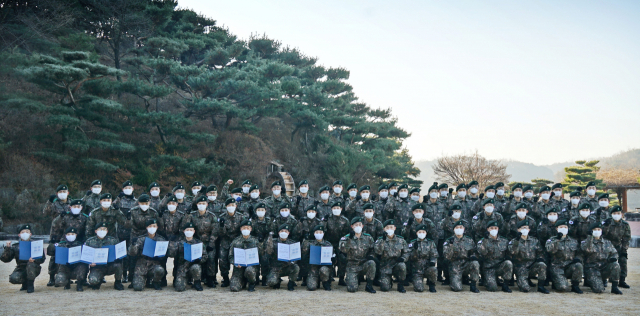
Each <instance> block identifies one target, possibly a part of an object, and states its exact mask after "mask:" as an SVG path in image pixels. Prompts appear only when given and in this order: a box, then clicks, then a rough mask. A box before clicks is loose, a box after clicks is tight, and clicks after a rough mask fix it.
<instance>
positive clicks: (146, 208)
mask: <svg viewBox="0 0 640 316" xmlns="http://www.w3.org/2000/svg"><path fill="white" fill-rule="evenodd" d="M140 209H141V210H143V211H146V210H148V209H149V205H146V204H144V205H143V204H140Z"/></svg>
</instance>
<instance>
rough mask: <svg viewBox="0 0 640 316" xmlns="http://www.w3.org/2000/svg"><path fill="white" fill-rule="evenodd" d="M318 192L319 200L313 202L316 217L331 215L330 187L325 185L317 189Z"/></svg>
mask: <svg viewBox="0 0 640 316" xmlns="http://www.w3.org/2000/svg"><path fill="white" fill-rule="evenodd" d="M318 194H320V200H317V201H316V202H315V203H314V204H315V205H316V211H317V212H318V217H320V218H325V219H326V218H328V217H329V216H331V201H330V200H329V199H330V195H331V188H329V186H327V185H325V186H323V187H321V188H320V190H318Z"/></svg>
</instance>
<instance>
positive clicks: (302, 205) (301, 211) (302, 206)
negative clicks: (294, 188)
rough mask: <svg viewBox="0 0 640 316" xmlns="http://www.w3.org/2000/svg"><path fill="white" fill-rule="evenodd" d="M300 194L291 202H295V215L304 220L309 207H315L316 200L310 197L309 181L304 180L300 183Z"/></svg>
mask: <svg viewBox="0 0 640 316" xmlns="http://www.w3.org/2000/svg"><path fill="white" fill-rule="evenodd" d="M298 192H299V193H298V195H296V196H294V197H293V198H292V199H291V201H293V212H294V214H296V216H298V218H300V219H302V218H303V217H304V216H305V215H306V213H307V209H308V207H309V206H310V205H315V203H316V199H314V198H313V197H312V196H311V195H309V182H308V181H307V180H302V181H300V183H298Z"/></svg>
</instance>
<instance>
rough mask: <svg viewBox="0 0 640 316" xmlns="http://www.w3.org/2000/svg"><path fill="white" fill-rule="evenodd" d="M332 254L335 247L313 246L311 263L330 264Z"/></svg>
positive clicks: (310, 252)
mask: <svg viewBox="0 0 640 316" xmlns="http://www.w3.org/2000/svg"><path fill="white" fill-rule="evenodd" d="M332 254H333V247H320V246H311V249H309V255H310V256H309V264H313V265H324V266H330V265H331V255H332Z"/></svg>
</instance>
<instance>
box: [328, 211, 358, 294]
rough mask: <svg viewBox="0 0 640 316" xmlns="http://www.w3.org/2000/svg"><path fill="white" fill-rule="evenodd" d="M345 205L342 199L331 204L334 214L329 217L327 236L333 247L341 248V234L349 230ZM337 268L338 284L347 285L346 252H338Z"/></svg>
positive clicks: (335, 264) (335, 266) (334, 266)
mask: <svg viewBox="0 0 640 316" xmlns="http://www.w3.org/2000/svg"><path fill="white" fill-rule="evenodd" d="M343 205H344V203H343V202H341V201H336V202H333V204H332V205H331V212H332V214H333V215H331V216H329V218H327V224H326V236H325V238H326V239H327V241H328V242H330V243H331V245H332V246H333V249H340V247H339V242H340V238H341V236H344V235H346V234H347V233H348V232H349V220H348V219H347V218H346V217H344V216H342V215H341V214H342V207H343ZM360 222H362V220H360ZM335 268H338V278H339V281H338V285H347V283H345V281H344V276H345V273H346V257H345V254H343V253H338V259H337V260H336V262H335V263H334V265H333V269H334V270H333V271H335Z"/></svg>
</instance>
